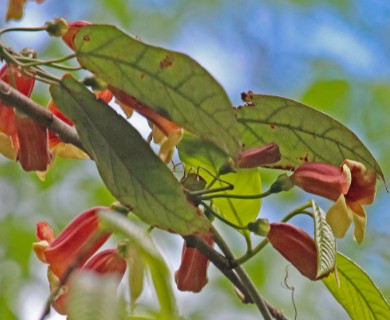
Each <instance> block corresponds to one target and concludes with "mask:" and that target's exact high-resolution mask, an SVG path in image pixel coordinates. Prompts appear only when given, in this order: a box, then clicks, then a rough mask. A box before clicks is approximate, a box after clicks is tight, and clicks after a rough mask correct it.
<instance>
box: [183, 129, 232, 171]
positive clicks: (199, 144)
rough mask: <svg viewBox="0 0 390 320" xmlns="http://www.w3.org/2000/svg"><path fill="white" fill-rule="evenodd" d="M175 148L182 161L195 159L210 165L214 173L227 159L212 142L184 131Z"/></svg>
mask: <svg viewBox="0 0 390 320" xmlns="http://www.w3.org/2000/svg"><path fill="white" fill-rule="evenodd" d="M177 149H178V151H179V157H180V159H181V160H182V161H183V162H186V161H188V162H189V161H190V159H193V160H195V159H196V160H197V161H199V162H201V163H203V164H205V165H207V166H208V167H210V168H211V169H212V171H213V172H214V173H215V172H218V171H219V169H220V168H221V166H223V165H224V164H225V163H227V161H228V159H229V157H228V156H226V154H225V153H224V152H222V151H221V149H219V148H218V147H216V146H215V145H213V144H212V143H210V142H207V141H203V140H201V139H199V138H198V137H196V136H194V135H192V134H190V133H188V132H185V133H184V136H183V138H182V140H181V141H180V143H179V145H178V146H177Z"/></svg>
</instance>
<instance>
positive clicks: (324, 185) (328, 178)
mask: <svg viewBox="0 0 390 320" xmlns="http://www.w3.org/2000/svg"><path fill="white" fill-rule="evenodd" d="M291 180H292V181H293V183H294V184H295V185H296V186H298V187H300V188H302V189H303V190H305V191H306V192H309V193H313V194H316V195H319V196H322V197H324V198H327V199H330V200H333V201H336V200H337V199H338V198H339V196H340V195H341V194H346V193H347V192H348V189H349V187H350V184H351V175H350V173H349V170H346V168H344V167H343V166H341V167H340V168H338V167H335V166H332V165H330V164H327V163H319V162H312V163H305V164H303V165H301V166H300V167H298V169H296V170H295V171H294V174H293V175H292V176H291Z"/></svg>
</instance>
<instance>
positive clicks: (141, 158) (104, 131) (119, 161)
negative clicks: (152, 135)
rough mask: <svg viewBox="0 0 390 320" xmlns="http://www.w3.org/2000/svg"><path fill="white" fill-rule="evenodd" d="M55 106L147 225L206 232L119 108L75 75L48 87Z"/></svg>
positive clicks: (204, 220) (175, 183)
mask: <svg viewBox="0 0 390 320" xmlns="http://www.w3.org/2000/svg"><path fill="white" fill-rule="evenodd" d="M50 91H51V94H52V96H53V99H54V100H55V102H56V104H57V105H58V107H59V108H60V110H62V111H63V112H64V114H65V115H67V116H68V117H69V118H70V119H71V120H72V121H73V123H74V125H75V127H76V129H77V131H78V133H79V135H80V139H81V141H82V143H83V145H84V147H85V148H86V149H87V150H88V152H89V154H90V155H91V156H92V157H93V159H94V160H95V162H96V165H97V168H98V170H99V173H100V175H101V177H102V179H103V181H104V182H105V184H106V186H107V188H108V189H109V190H110V191H111V193H112V194H113V195H114V196H115V197H116V198H117V199H118V200H119V201H120V202H121V203H122V204H124V205H126V206H128V207H131V208H132V209H133V212H134V213H135V214H136V215H138V216H139V217H140V218H141V219H142V220H143V221H144V222H146V223H148V224H150V225H154V226H157V227H159V228H162V229H166V230H170V231H174V232H177V233H180V234H191V233H193V232H207V231H208V230H209V227H210V223H209V221H208V220H207V218H206V217H204V216H202V215H198V213H197V211H196V208H195V207H194V206H193V205H191V204H190V203H189V202H188V201H187V198H186V196H185V194H184V190H183V189H182V188H181V186H180V184H179V183H178V181H177V180H176V178H175V177H174V176H173V174H172V173H171V172H170V170H169V169H168V168H167V167H166V166H165V165H164V164H163V163H162V162H161V160H160V159H159V158H158V157H157V156H156V155H155V154H154V152H153V151H152V149H151V148H150V146H149V145H148V144H147V143H146V141H144V139H143V138H142V136H141V135H140V134H139V133H138V132H137V131H136V130H135V129H134V128H133V127H132V126H131V125H130V124H129V123H128V122H127V121H126V120H125V119H124V118H123V117H121V116H119V115H118V114H117V113H116V112H115V110H113V109H112V108H111V107H109V106H108V105H107V104H105V103H104V102H103V101H100V100H97V99H96V97H95V96H94V94H92V93H91V92H90V91H88V90H87V89H86V88H85V87H84V86H83V85H81V84H80V83H78V82H77V81H76V80H74V79H73V78H71V77H67V78H65V79H64V80H63V81H62V83H61V85H59V86H52V87H51V88H50Z"/></svg>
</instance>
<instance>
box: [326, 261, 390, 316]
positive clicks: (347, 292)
mask: <svg viewBox="0 0 390 320" xmlns="http://www.w3.org/2000/svg"><path fill="white" fill-rule="evenodd" d="M337 270H338V277H339V280H340V287H339V286H338V283H337V278H336V276H335V274H334V273H333V274H331V275H330V276H329V277H328V278H326V279H324V280H323V282H324V284H325V285H326V287H327V288H328V289H329V291H330V292H331V293H332V294H333V296H334V297H335V298H336V300H337V301H338V302H339V303H340V304H341V305H342V306H343V308H344V309H345V310H346V311H347V312H348V314H349V316H350V317H351V319H356V320H360V319H364V320H371V319H372V320H387V319H390V306H389V304H388V302H387V301H386V299H385V297H384V296H383V295H382V293H381V292H380V291H379V290H378V288H377V287H376V285H375V284H374V283H373V282H372V280H371V279H370V277H369V276H368V275H367V274H366V273H365V272H364V271H363V270H362V269H361V268H360V267H359V266H358V265H357V264H355V263H354V262H353V261H352V260H350V259H349V258H347V257H345V256H344V255H342V254H340V253H338V254H337Z"/></svg>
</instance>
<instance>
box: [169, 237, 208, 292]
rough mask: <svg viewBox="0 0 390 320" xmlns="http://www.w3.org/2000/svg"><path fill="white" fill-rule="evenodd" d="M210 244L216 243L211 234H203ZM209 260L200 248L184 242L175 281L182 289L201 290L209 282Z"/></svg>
mask: <svg viewBox="0 0 390 320" xmlns="http://www.w3.org/2000/svg"><path fill="white" fill-rule="evenodd" d="M202 238H203V240H205V241H206V242H207V243H208V244H209V245H210V246H213V245H214V240H213V238H212V237H211V236H210V235H203V236H202ZM208 264H209V260H208V259H207V257H206V256H204V255H203V254H202V253H201V252H200V251H199V250H197V249H195V248H189V247H187V245H186V242H184V246H183V252H182V257H181V264H180V267H179V270H177V271H176V273H175V281H176V284H177V288H178V289H179V290H180V291H192V292H199V291H201V290H202V289H203V287H204V286H205V285H206V284H207V282H208V278H207V267H208Z"/></svg>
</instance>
